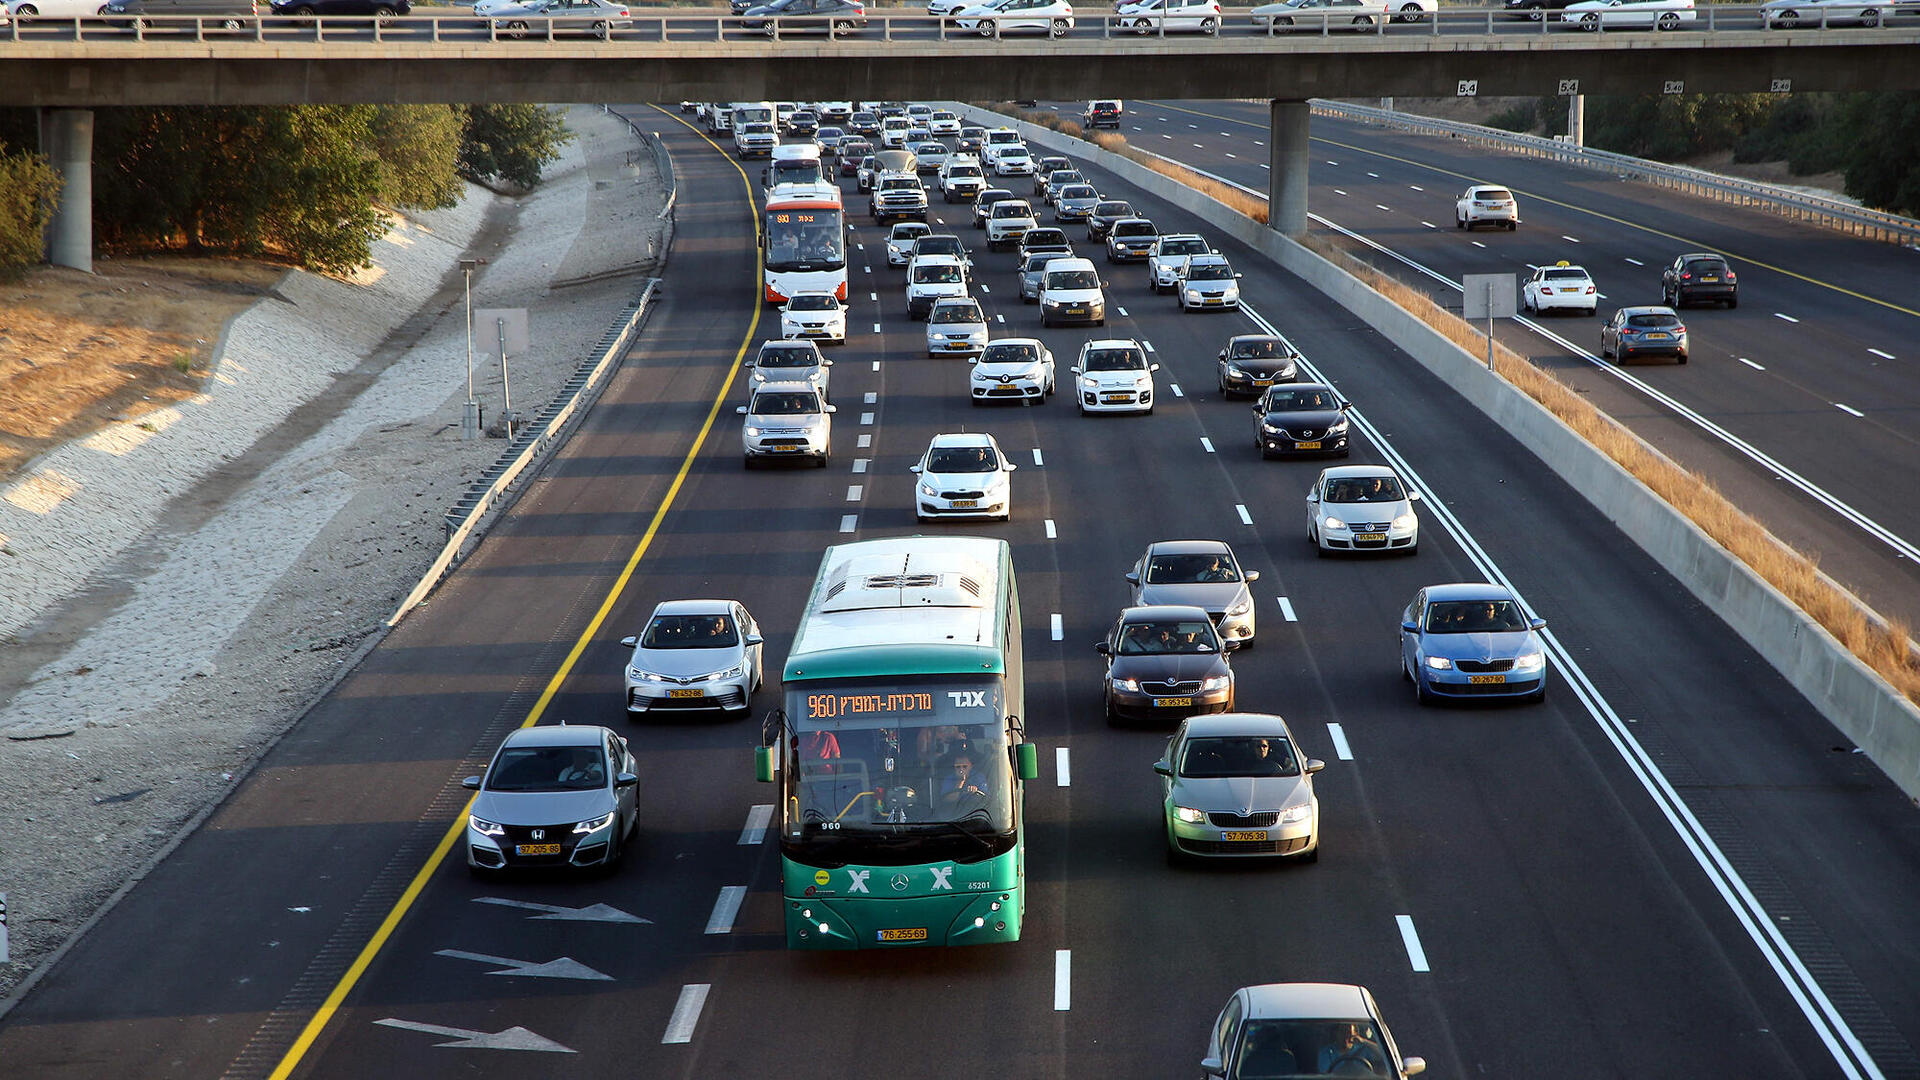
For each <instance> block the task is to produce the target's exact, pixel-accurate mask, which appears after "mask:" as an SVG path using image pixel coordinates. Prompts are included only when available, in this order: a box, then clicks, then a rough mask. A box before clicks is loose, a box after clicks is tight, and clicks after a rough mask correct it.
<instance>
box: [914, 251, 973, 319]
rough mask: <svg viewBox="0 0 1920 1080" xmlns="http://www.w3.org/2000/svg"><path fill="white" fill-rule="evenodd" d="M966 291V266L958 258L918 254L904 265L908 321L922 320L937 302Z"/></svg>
mask: <svg viewBox="0 0 1920 1080" xmlns="http://www.w3.org/2000/svg"><path fill="white" fill-rule="evenodd" d="M967 291H968V290H967V264H966V263H965V262H964V261H963V260H962V259H961V258H960V257H959V256H957V255H921V256H919V257H918V258H916V259H914V260H913V261H912V262H911V263H908V264H907V318H909V319H924V318H926V317H927V314H928V313H929V312H931V311H932V310H933V305H934V304H935V303H937V302H938V301H941V300H945V299H948V298H951V297H963V296H966V295H967Z"/></svg>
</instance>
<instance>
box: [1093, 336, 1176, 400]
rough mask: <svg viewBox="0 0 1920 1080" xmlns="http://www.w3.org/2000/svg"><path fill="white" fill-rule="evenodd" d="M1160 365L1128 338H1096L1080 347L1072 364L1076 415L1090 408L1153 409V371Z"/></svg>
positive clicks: (1143, 348)
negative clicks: (1077, 360) (1076, 406)
mask: <svg viewBox="0 0 1920 1080" xmlns="http://www.w3.org/2000/svg"><path fill="white" fill-rule="evenodd" d="M1159 370H1160V365H1159V364H1155V363H1151V362H1149V361H1148V360H1147V350H1146V348H1145V347H1144V346H1142V345H1141V344H1140V343H1139V342H1137V341H1134V340H1132V339H1131V338H1100V339H1096V340H1094V341H1089V342H1087V343H1086V344H1085V345H1082V346H1081V347H1080V361H1079V362H1078V363H1076V364H1074V365H1073V374H1074V376H1075V378H1074V389H1075V393H1074V399H1075V400H1076V401H1077V402H1079V405H1080V415H1082V416H1085V415H1086V414H1088V413H1094V412H1138V413H1147V414H1149V415H1150V414H1152V412H1153V373H1154V372H1156V371H1159Z"/></svg>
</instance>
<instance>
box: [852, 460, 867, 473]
mask: <svg viewBox="0 0 1920 1080" xmlns="http://www.w3.org/2000/svg"><path fill="white" fill-rule="evenodd" d="M869 460H870V459H868V458H863V457H857V458H854V459H853V471H854V472H856V473H863V472H866V471H867V462H868V461H869Z"/></svg>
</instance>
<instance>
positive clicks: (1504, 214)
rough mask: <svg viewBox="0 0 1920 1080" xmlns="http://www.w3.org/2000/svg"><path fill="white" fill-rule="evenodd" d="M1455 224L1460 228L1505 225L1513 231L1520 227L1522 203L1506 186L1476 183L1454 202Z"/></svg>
mask: <svg viewBox="0 0 1920 1080" xmlns="http://www.w3.org/2000/svg"><path fill="white" fill-rule="evenodd" d="M1453 224H1454V227H1455V228H1458V229H1471V228H1473V227H1474V226H1475V225H1483V224H1485V225H1505V226H1506V227H1507V231H1508V232H1512V231H1513V230H1515V229H1517V228H1519V227H1520V204H1519V203H1517V202H1515V201H1514V199H1513V192H1511V191H1508V190H1507V189H1506V188H1503V187H1490V186H1487V185H1484V184H1475V185H1474V186H1473V187H1470V188H1468V189H1467V193H1466V194H1465V195H1462V196H1460V200H1459V201H1458V202H1456V203H1454V204H1453Z"/></svg>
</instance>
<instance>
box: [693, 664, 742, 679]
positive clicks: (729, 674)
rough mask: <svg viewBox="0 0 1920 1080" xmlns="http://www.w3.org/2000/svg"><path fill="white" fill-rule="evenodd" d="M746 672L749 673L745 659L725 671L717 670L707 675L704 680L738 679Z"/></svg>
mask: <svg viewBox="0 0 1920 1080" xmlns="http://www.w3.org/2000/svg"><path fill="white" fill-rule="evenodd" d="M746 673H747V662H746V661H745V660H742V661H740V662H739V663H737V664H735V665H733V666H732V667H730V668H728V669H727V670H725V671H716V672H714V673H713V674H711V675H708V676H706V677H705V679H704V680H703V681H707V682H711V681H712V680H714V679H737V678H739V677H740V676H742V675H745V674H746Z"/></svg>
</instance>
